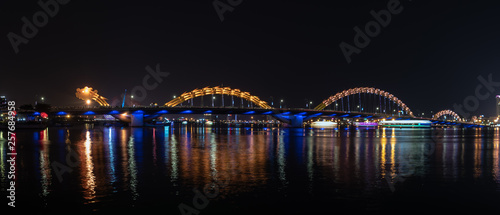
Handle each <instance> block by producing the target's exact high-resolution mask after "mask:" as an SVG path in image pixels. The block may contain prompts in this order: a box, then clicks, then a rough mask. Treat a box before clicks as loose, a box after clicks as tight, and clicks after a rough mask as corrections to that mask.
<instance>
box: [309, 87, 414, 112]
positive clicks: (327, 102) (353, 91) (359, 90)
mask: <svg viewBox="0 0 500 215" xmlns="http://www.w3.org/2000/svg"><path fill="white" fill-rule="evenodd" d="M358 93H371V94H375V95H380V96H382V97H385V98H387V99H389V100H391V101H392V102H394V103H396V104H397V105H398V106H399V107H401V109H403V110H404V111H405V112H406V113H408V115H410V116H412V117H413V116H414V115H413V112H411V110H410V108H408V106H406V104H405V103H403V101H401V100H399V99H398V98H397V97H395V96H394V95H392V94H390V93H389V92H386V91H383V90H380V89H376V88H373V87H357V88H352V89H348V90H344V91H342V92H340V93H337V94H335V95H333V96H330V97H329V98H328V99H326V100H324V101H323V102H322V103H321V104H319V105H318V106H316V107H315V108H314V109H315V110H323V109H325V108H326V107H327V106H328V105H330V104H332V103H333V102H336V101H338V100H339V99H341V98H344V97H347V96H350V95H353V94H358Z"/></svg>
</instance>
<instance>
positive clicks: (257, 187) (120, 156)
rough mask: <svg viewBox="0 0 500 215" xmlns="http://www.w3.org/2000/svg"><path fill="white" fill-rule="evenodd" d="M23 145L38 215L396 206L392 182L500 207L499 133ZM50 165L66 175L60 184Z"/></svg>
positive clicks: (179, 131)
mask: <svg viewBox="0 0 500 215" xmlns="http://www.w3.org/2000/svg"><path fill="white" fill-rule="evenodd" d="M3 135H4V136H5V132H4V133H3ZM18 138H19V145H22V147H20V148H19V149H18V151H19V152H18V153H19V156H18V167H17V168H20V169H23V170H25V171H23V172H22V173H20V174H21V175H20V176H22V178H21V179H20V180H21V182H24V183H25V184H28V183H29V182H32V181H33V179H36V183H33V184H31V185H29V186H28V185H26V186H25V189H23V187H22V186H21V185H20V186H21V187H20V190H19V195H20V196H23V195H24V196H26V198H25V199H29V200H30V203H28V205H34V206H37V207H41V208H50V207H51V206H52V205H56V204H57V202H58V201H62V200H64V201H68V202H70V203H71V205H80V206H81V205H87V207H89V208H91V209H92V210H95V209H98V210H99V209H105V208H106V207H117V206H121V207H123V206H125V208H127V207H136V206H137V207H140V206H141V205H145V204H146V202H151V201H152V202H160V201H167V200H168V201H169V202H170V203H169V204H167V205H168V206H165V207H169V208H168V209H167V210H177V204H179V203H180V202H189V201H191V198H193V191H192V189H193V188H200V187H201V188H203V187H204V186H205V185H207V184H210V183H213V182H216V183H220V182H224V183H226V185H227V186H225V187H221V188H220V193H219V194H218V195H217V197H216V198H215V199H214V200H215V201H220V202H225V201H228V199H232V198H243V197H240V196H247V195H250V194H251V195H250V196H253V197H245V198H249V201H250V202H251V201H257V202H258V201H264V200H269V199H273V198H274V199H280V198H283V199H288V200H283V201H285V202H287V201H290V202H294V201H301V198H304V201H313V200H314V201H334V200H335V199H338V198H347V197H346V196H349V197H348V198H352V201H354V202H356V201H364V200H363V199H366V198H377V197H380V195H382V196H385V197H387V196H390V193H391V190H390V189H389V185H388V181H389V182H392V183H395V185H396V190H398V189H399V190H405V189H407V188H408V187H411V188H412V189H413V188H414V187H418V189H422V187H423V186H424V184H429V183H430V184H432V183H437V182H439V183H441V182H442V183H446V184H449V183H458V184H460V186H465V187H467V186H469V188H467V190H469V189H472V190H474V189H479V188H477V187H475V184H478V183H480V184H482V186H483V185H484V186H485V187H486V188H485V187H480V188H485V189H487V190H488V191H484V192H490V190H491V188H493V190H494V191H495V192H494V193H489V194H490V195H493V199H500V198H499V194H498V192H500V159H499V140H500V139H499V130H498V129H494V130H493V129H469V130H464V129H453V128H450V129H396V128H382V129H359V130H358V129H347V130H345V129H337V130H312V129H254V128H210V127H191V126H179V127H165V128H119V127H93V126H91V125H87V126H86V127H84V128H78V127H75V128H48V129H45V130H42V131H29V130H26V131H19V132H18ZM0 142H1V144H2V145H3V146H4V147H2V148H1V150H0V158H2V160H1V162H0V172H1V173H2V177H1V178H0V179H1V182H2V189H5V187H4V184H5V182H6V181H7V179H6V171H7V170H8V169H7V168H8V163H6V160H7V159H6V149H5V145H6V141H5V139H4V137H3V139H0ZM73 150H74V151H73ZM71 152H76V159H78V161H77V162H73V163H76V165H75V166H72V165H71V162H70V163H68V160H67V155H68V154H70V153H71ZM72 159H73V158H72ZM69 161H74V159H73V160H69ZM54 162H59V163H61V164H64V165H66V166H68V168H69V171H66V172H64V174H63V175H62V179H63V180H62V181H59V180H58V177H57V174H60V173H58V172H57V171H55V170H54V168H53V165H52V164H53V163H54ZM415 180H416V181H417V182H418V183H416V185H415V182H414V181H415ZM427 181H430V182H427ZM436 181H437V182H436ZM471 181H472V182H471ZM405 186H406V187H405ZM481 192H483V191H481ZM353 193H355V195H354V194H353ZM381 193H382V194H381ZM66 196H68V197H66ZM353 196H354V197H353ZM261 199H262V200H261ZM235 201H236V200H235ZM241 202H245V201H239V203H241ZM103 203H106V204H103ZM154 204H157V205H162V204H163V203H154ZM248 207H250V206H248Z"/></svg>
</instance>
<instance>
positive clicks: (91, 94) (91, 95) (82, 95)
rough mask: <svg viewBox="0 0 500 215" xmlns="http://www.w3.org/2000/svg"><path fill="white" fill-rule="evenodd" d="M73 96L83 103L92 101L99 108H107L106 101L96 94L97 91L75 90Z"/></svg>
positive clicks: (89, 88) (87, 89)
mask: <svg viewBox="0 0 500 215" xmlns="http://www.w3.org/2000/svg"><path fill="white" fill-rule="evenodd" d="M75 95H76V98H79V99H81V100H84V101H90V100H94V101H96V102H97V103H99V105H101V106H109V104H108V102H106V100H108V99H107V98H104V97H102V96H100V95H99V94H97V90H93V89H92V87H85V88H82V89H80V88H77V89H76V93H75Z"/></svg>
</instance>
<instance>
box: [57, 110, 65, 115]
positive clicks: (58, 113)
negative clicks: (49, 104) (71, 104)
mask: <svg viewBox="0 0 500 215" xmlns="http://www.w3.org/2000/svg"><path fill="white" fill-rule="evenodd" d="M66 114H67V113H66V112H64V111H59V112H57V115H66Z"/></svg>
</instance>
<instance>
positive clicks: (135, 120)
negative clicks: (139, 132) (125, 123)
mask: <svg viewBox="0 0 500 215" xmlns="http://www.w3.org/2000/svg"><path fill="white" fill-rule="evenodd" d="M130 126H132V127H142V126H144V114H143V113H133V114H131V115H130Z"/></svg>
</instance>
